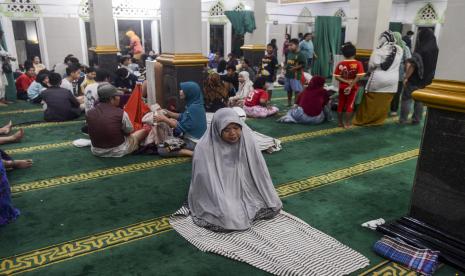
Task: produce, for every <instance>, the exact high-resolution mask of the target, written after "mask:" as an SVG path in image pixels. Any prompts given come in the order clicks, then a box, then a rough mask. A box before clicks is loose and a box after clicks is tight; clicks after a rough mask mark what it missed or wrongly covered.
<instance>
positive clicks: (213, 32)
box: [210, 24, 225, 57]
mask: <svg viewBox="0 0 465 276" xmlns="http://www.w3.org/2000/svg"><path fill="white" fill-rule="evenodd" d="M210 52H211V53H216V52H220V53H221V54H222V55H223V57H224V55H225V52H224V25H223V24H221V25H213V24H212V25H210Z"/></svg>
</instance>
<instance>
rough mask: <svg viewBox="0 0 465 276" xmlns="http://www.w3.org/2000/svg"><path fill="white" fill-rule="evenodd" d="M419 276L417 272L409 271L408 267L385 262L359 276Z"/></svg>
mask: <svg viewBox="0 0 465 276" xmlns="http://www.w3.org/2000/svg"><path fill="white" fill-rule="evenodd" d="M381 275H389V276H417V273H416V272H415V271H412V270H410V269H408V268H407V267H405V266H403V265H400V264H397V263H394V262H391V261H383V262H381V263H380V264H378V265H376V266H374V267H372V268H370V269H368V270H367V271H364V272H362V273H361V274H359V276H381Z"/></svg>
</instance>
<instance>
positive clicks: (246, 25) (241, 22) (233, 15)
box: [224, 11, 257, 35]
mask: <svg viewBox="0 0 465 276" xmlns="http://www.w3.org/2000/svg"><path fill="white" fill-rule="evenodd" d="M224 14H225V15H226V17H227V18H228V19H229V21H231V25H232V27H233V28H234V31H235V32H236V34H238V35H244V34H245V33H253V31H254V30H255V29H256V28H257V27H256V26H255V16H254V13H253V11H225V12H224Z"/></svg>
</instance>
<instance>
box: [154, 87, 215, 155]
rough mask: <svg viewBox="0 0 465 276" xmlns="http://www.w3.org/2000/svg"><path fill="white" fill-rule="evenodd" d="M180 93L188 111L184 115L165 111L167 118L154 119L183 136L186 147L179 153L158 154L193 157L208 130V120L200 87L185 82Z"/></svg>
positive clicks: (162, 116)
mask: <svg viewBox="0 0 465 276" xmlns="http://www.w3.org/2000/svg"><path fill="white" fill-rule="evenodd" d="M179 93H180V98H181V99H184V100H185V102H186V110H185V111H184V112H183V113H175V112H171V111H167V110H164V113H165V114H166V116H165V115H163V114H158V115H155V116H154V119H155V121H156V122H159V123H160V122H164V123H167V124H168V125H169V126H170V127H171V128H173V129H174V132H175V133H177V134H182V136H183V138H184V141H185V142H186V145H185V146H184V147H183V149H182V150H181V151H180V152H177V153H173V152H170V151H163V150H159V152H158V153H159V154H160V155H162V156H178V155H184V156H192V154H193V151H194V148H195V145H196V144H197V142H198V139H200V138H201V137H202V135H203V134H204V133H205V130H207V118H206V115H205V107H204V103H203V97H202V91H201V90H200V87H199V85H198V84H197V83H195V82H191V81H190V82H183V83H181V90H180V91H179Z"/></svg>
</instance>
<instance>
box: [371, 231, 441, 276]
mask: <svg viewBox="0 0 465 276" xmlns="http://www.w3.org/2000/svg"><path fill="white" fill-rule="evenodd" d="M373 250H374V251H375V252H376V253H378V254H379V255H381V256H382V257H384V258H386V259H389V260H392V261H394V262H396V263H399V264H402V265H404V266H406V267H408V268H409V269H411V270H415V271H416V272H419V273H422V274H424V275H426V276H429V275H433V273H434V271H435V270H436V268H437V266H438V257H439V251H433V250H430V249H420V248H416V247H413V246H411V245H409V244H406V243H405V242H403V241H402V240H400V239H394V238H391V237H388V236H384V237H382V238H381V240H379V241H377V242H376V243H375V245H374V246H373Z"/></svg>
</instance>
